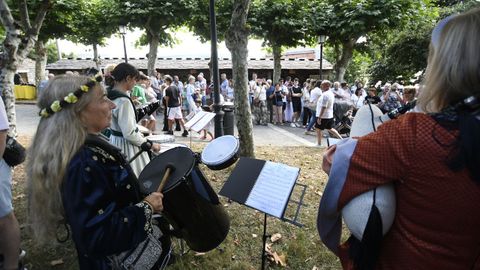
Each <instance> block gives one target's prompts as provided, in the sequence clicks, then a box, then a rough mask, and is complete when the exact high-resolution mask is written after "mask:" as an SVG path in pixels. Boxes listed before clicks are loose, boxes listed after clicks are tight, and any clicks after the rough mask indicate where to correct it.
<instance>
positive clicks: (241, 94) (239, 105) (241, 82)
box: [225, 0, 255, 157]
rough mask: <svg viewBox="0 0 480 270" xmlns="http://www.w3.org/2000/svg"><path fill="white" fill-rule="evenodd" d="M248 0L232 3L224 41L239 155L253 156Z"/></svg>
mask: <svg viewBox="0 0 480 270" xmlns="http://www.w3.org/2000/svg"><path fill="white" fill-rule="evenodd" d="M249 5H250V0H238V1H235V2H234V4H233V11H232V20H231V21H230V27H229V29H228V30H227V33H226V37H225V43H226V45H227V48H228V50H230V53H231V54H232V73H233V81H234V89H235V90H234V95H235V117H236V119H237V129H238V134H239V137H240V155H241V156H245V157H255V153H254V144H253V125H252V114H251V111H250V104H249V101H248V62H247V57H248V49H247V45H248V34H249V33H248V29H247V27H246V21H247V15H248V8H249Z"/></svg>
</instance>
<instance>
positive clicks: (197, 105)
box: [192, 98, 214, 141]
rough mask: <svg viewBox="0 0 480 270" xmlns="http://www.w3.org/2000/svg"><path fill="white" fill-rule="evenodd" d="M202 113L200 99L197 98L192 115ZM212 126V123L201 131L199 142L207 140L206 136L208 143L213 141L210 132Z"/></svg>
mask: <svg viewBox="0 0 480 270" xmlns="http://www.w3.org/2000/svg"><path fill="white" fill-rule="evenodd" d="M200 111H202V99H200V98H197V99H195V107H194V108H193V115H195V114H197V113H198V112H200ZM193 115H192V117H193ZM211 126H212V122H211V121H210V123H208V124H207V125H206V126H205V127H204V128H203V129H202V130H201V131H200V133H201V134H202V136H201V137H200V140H205V139H207V136H210V138H209V139H208V141H211V140H213V139H214V137H213V134H212V132H210V129H211Z"/></svg>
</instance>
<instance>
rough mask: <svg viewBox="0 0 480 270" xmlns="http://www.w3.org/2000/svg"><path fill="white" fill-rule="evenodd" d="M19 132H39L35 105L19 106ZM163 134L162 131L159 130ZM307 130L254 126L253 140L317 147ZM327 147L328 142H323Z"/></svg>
mask: <svg viewBox="0 0 480 270" xmlns="http://www.w3.org/2000/svg"><path fill="white" fill-rule="evenodd" d="M16 110H17V130H18V134H19V135H27V136H33V135H34V134H35V132H36V130H37V125H38V121H39V119H40V117H39V116H38V108H37V106H36V105H35V104H17V106H16ZM161 128H162V119H161V118H160V119H158V121H157V130H158V129H161ZM158 132H159V133H161V131H160V130H158ZM304 132H305V129H303V128H294V127H290V126H288V125H272V124H269V125H268V126H257V125H254V126H253V138H254V144H255V145H256V146H269V145H270V146H311V147H313V146H316V144H317V143H316V142H317V139H316V136H315V134H314V133H312V134H313V135H305V134H304ZM180 135H181V132H179V131H177V132H175V141H176V142H178V143H185V144H188V143H189V142H190V138H189V137H188V138H184V137H181V136H180ZM191 136H192V142H199V141H201V140H200V135H199V134H197V133H196V132H192V134H191ZM322 144H323V145H326V141H325V139H324V142H322Z"/></svg>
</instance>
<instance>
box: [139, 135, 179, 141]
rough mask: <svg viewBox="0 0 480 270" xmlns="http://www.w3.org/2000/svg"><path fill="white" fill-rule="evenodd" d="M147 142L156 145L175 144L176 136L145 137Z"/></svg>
mask: <svg viewBox="0 0 480 270" xmlns="http://www.w3.org/2000/svg"><path fill="white" fill-rule="evenodd" d="M145 138H147V140H150V141H152V142H155V143H172V142H175V136H173V135H164V134H158V135H150V136H147V137H145Z"/></svg>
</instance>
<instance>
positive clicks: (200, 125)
mask: <svg viewBox="0 0 480 270" xmlns="http://www.w3.org/2000/svg"><path fill="white" fill-rule="evenodd" d="M204 113H205V114H204V116H203V117H202V118H201V119H200V120H198V122H196V123H195V124H194V125H193V126H192V127H191V128H190V129H191V130H193V131H196V132H200V131H201V130H202V129H204V128H205V126H206V125H208V123H210V121H212V119H213V118H214V117H215V114H214V113H211V112H204Z"/></svg>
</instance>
